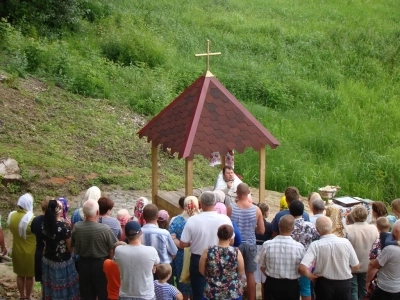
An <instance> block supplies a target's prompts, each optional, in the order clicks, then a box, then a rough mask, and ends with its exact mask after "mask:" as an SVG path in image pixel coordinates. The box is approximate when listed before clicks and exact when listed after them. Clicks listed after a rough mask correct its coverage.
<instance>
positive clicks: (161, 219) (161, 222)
mask: <svg viewBox="0 0 400 300" xmlns="http://www.w3.org/2000/svg"><path fill="white" fill-rule="evenodd" d="M157 224H158V227H159V228H162V229H167V230H168V227H169V214H168V212H167V211H166V210H160V211H159V212H158V219H157Z"/></svg>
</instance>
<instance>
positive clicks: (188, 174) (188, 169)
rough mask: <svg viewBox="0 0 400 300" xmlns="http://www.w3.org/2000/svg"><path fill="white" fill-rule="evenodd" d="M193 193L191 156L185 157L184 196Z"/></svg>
mask: <svg viewBox="0 0 400 300" xmlns="http://www.w3.org/2000/svg"><path fill="white" fill-rule="evenodd" d="M192 195H193V158H192V159H189V158H185V196H186V197H187V196H192Z"/></svg>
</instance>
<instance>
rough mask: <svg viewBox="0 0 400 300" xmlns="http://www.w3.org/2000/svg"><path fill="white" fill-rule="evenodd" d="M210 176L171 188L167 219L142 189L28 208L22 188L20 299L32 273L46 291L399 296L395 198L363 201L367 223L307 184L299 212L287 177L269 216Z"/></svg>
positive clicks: (11, 223)
mask: <svg viewBox="0 0 400 300" xmlns="http://www.w3.org/2000/svg"><path fill="white" fill-rule="evenodd" d="M221 179H222V181H221V180H220V182H218V184H217V185H216V186H218V187H219V188H218V189H217V190H214V191H206V192H203V193H202V194H201V195H200V197H199V199H198V198H197V197H195V196H188V197H182V198H181V199H179V206H180V208H181V210H182V213H181V214H179V215H178V216H175V217H173V218H172V219H170V216H169V214H168V212H167V211H165V210H159V208H158V207H157V206H156V205H155V204H153V203H151V202H150V201H148V200H147V199H146V198H144V197H141V198H139V199H137V201H136V204H135V208H134V211H133V212H132V213H133V214H132V215H131V214H130V213H129V211H128V210H126V209H121V210H119V211H118V212H116V214H115V215H116V216H117V217H116V218H114V217H112V215H113V214H112V213H111V212H112V210H113V207H114V202H113V201H112V199H110V198H109V197H106V196H104V195H102V193H101V191H100V189H99V188H97V187H91V188H90V189H88V190H87V192H86V194H85V197H84V199H83V201H82V203H81V207H80V208H78V209H77V210H75V211H74V212H72V214H71V217H70V218H69V217H68V202H67V201H66V199H65V198H60V199H45V200H43V202H42V204H41V208H42V212H43V214H42V215H39V216H34V215H33V202H34V201H33V197H32V196H31V195H30V194H25V195H22V196H21V197H20V198H19V200H18V203H17V207H18V209H17V210H16V211H13V212H11V213H10V214H9V216H8V220H7V224H8V227H9V229H10V231H11V233H12V235H13V245H12V261H13V270H14V272H15V274H16V275H17V288H18V291H19V294H20V299H31V297H32V289H33V283H34V281H37V282H40V283H41V287H42V299H52V300H58V299H60V300H61V299H88V300H91V299H93V300H94V299H98V300H103V299H104V300H106V299H122V300H129V299H132V300H139V299H143V300H146V299H157V300H161V299H162V300H168V299H194V300H203V299H221V300H222V299H243V297H244V295H246V299H250V300H255V299H256V285H257V284H261V285H262V297H263V299H268V300H278V299H282V300H292V299H293V300H298V299H300V298H301V299H302V300H309V299H317V300H330V299H332V300H337V299H338V300H340V299H343V300H364V299H372V300H384V299H390V300H394V299H400V247H399V246H400V220H397V219H398V218H399V216H400V199H396V200H394V201H393V202H392V207H391V210H392V213H393V215H389V214H388V211H387V208H386V205H385V204H384V203H383V202H374V203H373V204H372V215H373V219H372V220H373V222H371V223H367V221H366V220H367V216H368V210H367V209H366V208H365V206H363V205H358V206H355V207H353V208H352V210H351V213H350V214H349V215H348V218H347V219H346V224H344V225H343V224H341V223H342V221H341V217H340V215H339V212H338V211H337V210H335V209H333V208H332V207H325V202H324V201H323V200H322V199H321V197H320V195H319V194H318V193H311V194H310V195H309V197H308V206H309V208H310V212H309V213H310V214H309V213H307V212H306V210H305V207H304V203H303V202H302V201H301V200H300V194H299V191H298V189H297V188H295V187H288V188H287V189H286V190H285V199H284V201H285V203H283V204H282V203H281V205H280V206H281V211H280V212H278V213H277V214H276V215H275V217H274V219H273V220H272V222H268V221H267V218H268V214H269V207H268V205H267V204H265V203H260V204H258V205H256V204H254V203H253V201H252V199H251V194H250V189H249V187H248V185H247V184H245V183H243V182H241V181H240V180H238V179H237V178H236V177H235V174H234V172H233V170H232V169H231V168H229V167H225V168H224V169H223V172H222V177H221ZM223 182H225V185H224V183H223ZM232 189H234V191H233V190H232ZM233 194H234V197H232V195H233ZM339 223H340V224H339ZM5 246H6V245H5V244H4V239H3V236H2V232H1V231H0V247H1V251H2V253H3V254H5V253H6V252H7V250H6V247H5Z"/></svg>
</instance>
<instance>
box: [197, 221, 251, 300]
mask: <svg viewBox="0 0 400 300" xmlns="http://www.w3.org/2000/svg"><path fill="white" fill-rule="evenodd" d="M217 235H218V240H219V241H218V245H215V246H209V247H208V248H207V249H205V250H204V252H203V254H202V255H201V258H200V262H199V270H200V273H201V274H202V275H203V276H204V277H205V278H206V286H205V288H204V298H205V299H242V295H243V288H242V284H241V281H240V278H241V276H242V275H243V273H244V260H243V256H242V253H241V252H240V250H239V248H235V247H232V246H230V242H231V240H232V236H233V227H232V226H230V225H221V226H220V227H219V228H218V232H217Z"/></svg>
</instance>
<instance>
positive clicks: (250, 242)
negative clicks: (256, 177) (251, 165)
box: [230, 182, 265, 300]
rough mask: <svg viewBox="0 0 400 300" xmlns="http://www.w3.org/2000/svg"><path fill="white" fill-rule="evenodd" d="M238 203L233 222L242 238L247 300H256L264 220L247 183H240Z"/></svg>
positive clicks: (233, 209) (234, 206) (241, 249)
mask: <svg viewBox="0 0 400 300" xmlns="http://www.w3.org/2000/svg"><path fill="white" fill-rule="evenodd" d="M236 194H237V201H236V203H234V204H233V205H232V213H231V216H230V217H231V220H232V222H235V223H236V224H237V226H238V228H239V231H240V234H241V236H242V243H241V244H240V246H239V249H240V251H241V252H242V254H243V259H244V268H245V273H246V278H247V299H249V300H255V299H256V281H255V279H254V272H255V271H256V268H257V263H256V262H255V261H254V259H255V258H256V255H257V245H256V233H259V234H264V232H265V227H264V219H263V216H262V212H261V210H260V209H259V208H258V206H256V205H254V204H253V203H252V202H251V201H249V198H248V196H249V194H250V189H249V186H248V185H247V184H245V183H243V182H242V183H240V184H239V185H238V187H237V190H236Z"/></svg>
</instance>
